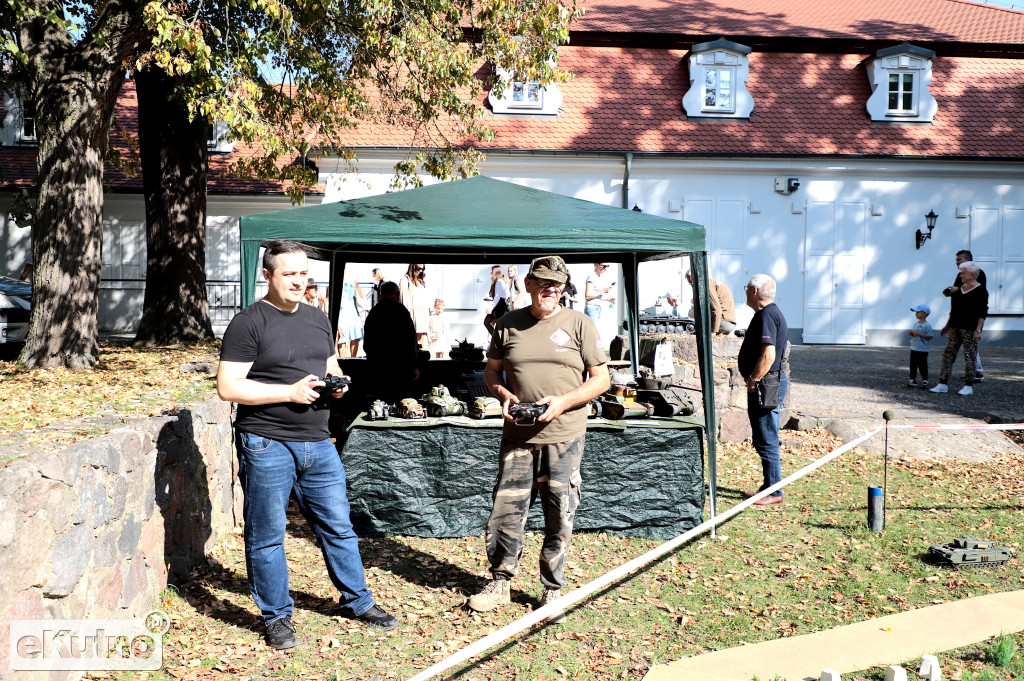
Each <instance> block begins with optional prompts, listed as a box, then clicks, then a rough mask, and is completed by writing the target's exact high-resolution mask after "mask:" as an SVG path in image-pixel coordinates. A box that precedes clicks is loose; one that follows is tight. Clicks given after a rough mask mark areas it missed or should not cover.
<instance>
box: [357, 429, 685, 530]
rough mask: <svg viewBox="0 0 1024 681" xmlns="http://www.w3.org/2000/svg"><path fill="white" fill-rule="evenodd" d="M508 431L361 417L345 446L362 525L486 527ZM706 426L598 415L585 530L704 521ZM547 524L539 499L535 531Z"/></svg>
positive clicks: (588, 466) (586, 478)
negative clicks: (500, 452)
mask: <svg viewBox="0 0 1024 681" xmlns="http://www.w3.org/2000/svg"><path fill="white" fill-rule="evenodd" d="M595 421H596V422H595ZM500 428H501V422H500V420H498V419H487V420H483V421H474V420H472V419H469V418H466V417H461V416H451V417H444V418H440V419H416V420H403V419H388V420H385V421H368V420H366V419H365V418H364V415H362V414H361V415H360V416H358V417H357V418H356V419H355V420H354V421H353V423H352V424H351V425H350V427H349V431H348V437H347V439H346V441H345V443H344V445H343V446H342V447H341V458H342V461H343V462H344V464H345V469H346V472H347V477H348V493H349V500H350V502H351V504H352V522H353V524H354V525H355V527H356V531H357V532H358V533H359V535H360V536H379V535H384V534H392V535H413V536H420V537H466V536H475V535H480V534H482V533H483V531H484V524H485V523H486V522H487V516H488V514H489V513H490V510H491V494H492V490H493V487H494V480H495V477H496V476H497V472H498V463H497V453H498V443H499V440H500V437H501V430H500ZM703 433H704V431H703V425H702V424H701V423H699V422H698V421H696V420H694V419H692V418H688V417H675V418H663V417H659V418H652V419H637V420H635V421H634V420H629V421H618V422H601V421H600V420H595V419H591V420H590V421H589V422H588V427H587V442H586V450H585V453H584V455H583V465H582V469H581V473H582V476H583V493H582V500H581V502H580V507H579V509H578V510H577V512H576V525H575V529H576V531H583V532H608V533H613V534H623V535H627V536H633V537H650V538H656V539H667V538H671V537H674V536H676V535H677V534H680V533H682V532H685V531H686V530H688V529H690V528H691V527H693V526H694V525H697V524H699V523H700V522H702V520H703V517H702V516H703V512H704V496H705V492H704V457H703V451H704V448H703ZM542 528H543V516H542V514H541V509H540V504H539V503H536V504H534V506H533V508H532V509H531V511H530V519H529V523H528V525H527V529H532V530H540V529H542Z"/></svg>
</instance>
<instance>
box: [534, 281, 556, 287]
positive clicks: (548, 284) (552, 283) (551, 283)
mask: <svg viewBox="0 0 1024 681" xmlns="http://www.w3.org/2000/svg"><path fill="white" fill-rule="evenodd" d="M534 281H535V282H537V286H539V287H540V288H559V287H561V286H562V282H560V281H555V280H554V279H534Z"/></svg>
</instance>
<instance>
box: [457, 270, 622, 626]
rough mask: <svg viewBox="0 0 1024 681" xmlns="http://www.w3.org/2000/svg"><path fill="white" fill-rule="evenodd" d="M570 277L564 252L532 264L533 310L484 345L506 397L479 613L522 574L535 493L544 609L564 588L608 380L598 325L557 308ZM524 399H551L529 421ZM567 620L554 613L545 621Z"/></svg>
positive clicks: (472, 603)
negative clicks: (539, 508)
mask: <svg viewBox="0 0 1024 681" xmlns="http://www.w3.org/2000/svg"><path fill="white" fill-rule="evenodd" d="M567 278H568V271H567V269H566V267H565V261H564V260H562V259H561V258H560V257H558V256H546V257H543V258H537V259H536V260H534V261H533V263H532V264H531V265H530V272H529V274H527V275H526V291H527V293H529V294H530V298H531V301H532V302H531V305H530V307H528V308H521V309H517V310H513V311H512V312H509V313H508V314H506V315H505V316H504V317H502V318H501V319H500V320H499V321H498V322H497V324H496V325H495V328H494V334H493V336H492V337H491V346H490V348H489V349H488V350H487V367H486V369H485V371H484V379H485V380H486V382H487V387H488V388H489V389H490V391H491V393H492V394H493V395H494V396H495V397H497V398H498V399H499V400H501V402H502V413H503V414H504V416H505V424H504V430H503V432H502V439H501V448H500V450H499V453H498V457H499V458H498V480H497V482H496V483H495V486H494V506H493V508H492V509H491V516H490V518H489V519H488V520H487V530H486V542H487V559H488V561H489V562H490V564H491V575H492V581H491V582H489V583H488V584H487V586H485V587H484V589H483V590H482V591H481V592H480V593H478V594H476V595H475V596H473V597H472V598H470V599H469V607H470V608H472V609H473V610H478V611H486V610H493V609H494V608H497V607H498V606H500V605H503V604H505V603H508V602H510V600H511V597H510V585H509V581H510V580H511V579H512V577H514V576H515V575H516V573H517V572H518V571H519V556H520V554H521V553H522V551H523V525H524V522H525V520H526V515H527V514H528V513H529V511H530V505H531V503H532V502H533V500H534V498H536V496H538V495H539V496H540V498H541V503H542V505H543V509H544V545H543V548H542V549H541V554H540V580H541V583H542V584H543V585H544V594H543V597H542V598H541V601H540V605H541V606H544V605H546V604H548V603H550V602H551V601H554V600H556V599H557V598H558V596H559V593H560V590H561V588H562V587H563V586H564V585H565V561H566V558H567V557H568V555H569V542H570V540H571V538H572V525H573V520H574V519H575V515H576V507H577V506H578V505H579V502H580V484H581V482H582V480H581V478H580V462H581V460H582V458H583V440H584V435H585V433H586V429H587V409H586V405H587V404H588V403H589V402H590V400H592V399H593V398H595V397H597V396H598V395H600V394H601V393H603V392H604V391H605V390H607V389H608V384H609V377H608V367H607V362H608V358H607V356H606V355H605V352H604V349H603V348H602V347H601V340H600V336H599V335H598V332H597V327H595V326H594V322H593V321H591V319H590V318H589V317H587V316H586V315H584V314H581V313H579V312H576V311H575V310H570V309H568V308H565V307H562V306H561V305H559V300H560V298H561V295H562V289H563V287H564V286H565V282H566V280H567ZM527 402H534V403H536V404H543V405H547V410H546V411H545V412H544V413H543V414H541V415H540V416H539V417H537V419H536V421H535V422H533V423H530V424H518V423H516V422H515V421H514V420H513V419H512V417H511V416H510V415H509V408H510V407H511V406H513V405H516V404H520V403H527ZM564 618H565V615H564V613H562V612H558V613H556V614H553V615H551V616H550V617H549V618H548V621H551V622H560V621H562V620H563V619H564Z"/></svg>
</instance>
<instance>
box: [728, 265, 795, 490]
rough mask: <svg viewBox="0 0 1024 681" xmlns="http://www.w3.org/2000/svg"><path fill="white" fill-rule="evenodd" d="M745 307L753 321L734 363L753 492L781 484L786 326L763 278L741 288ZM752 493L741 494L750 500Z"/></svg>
mask: <svg viewBox="0 0 1024 681" xmlns="http://www.w3.org/2000/svg"><path fill="white" fill-rule="evenodd" d="M744 291H746V294H747V305H748V306H749V307H750V308H751V309H753V310H754V318H753V319H751V320H750V325H749V326H747V332H746V334H745V335H744V336H743V345H741V346H740V354H739V357H738V360H737V362H738V364H739V371H740V375H741V376H743V378H744V379H745V380H746V382H747V418H748V419H749V420H750V430H751V440H752V442H753V444H754V449H756V450H757V453H758V456H760V457H761V470H762V473H763V474H764V482H763V483H762V484H761V487H760V488H758V490H757V491H758V492H760V491H761V490H764V489H767V488H769V487H771V486H772V485H774V484H775V483H777V482H779V481H780V480H782V460H781V456H780V453H779V409H780V408H781V405H782V401H783V400H785V399H786V390H787V388H788V387H789V378H788V377H787V376H786V373H785V371H784V368H785V367H784V365H783V364H784V363H783V356H784V355H785V353H786V343H787V342H788V339H789V325H788V324H787V323H786V318H785V316H783V314H782V310H780V309H779V306H778V305H776V304H775V280H774V279H772V278H771V277H769V276H768V275H767V274H755V275H754V276H753V277H751V278H750V283H748V284H747V285H746V286H745V287H744ZM776 385H777V386H778V391H779V396H778V400H777V403H776V404H774V405H768V406H765V405H763V404H762V395H764V394H771V393H772V392H773V390H774V388H775V386H776ZM754 494H756V492H755V493H745V496H747V497H752V496H754ZM754 503H755V504H757V505H758V506H768V505H771V504H781V503H782V491H781V490H776V491H775V492H772V493H771V494H770V495H769V496H766V497H762V498H761V499H758V500H757V501H755V502H754Z"/></svg>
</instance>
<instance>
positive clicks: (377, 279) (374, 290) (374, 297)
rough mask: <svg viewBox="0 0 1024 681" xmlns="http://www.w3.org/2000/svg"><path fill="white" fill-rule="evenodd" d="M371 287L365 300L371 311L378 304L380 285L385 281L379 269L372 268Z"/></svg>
mask: <svg viewBox="0 0 1024 681" xmlns="http://www.w3.org/2000/svg"><path fill="white" fill-rule="evenodd" d="M372 274H373V286H372V287H370V291H369V292H368V293H367V298H369V301H370V309H371V310H372V309H373V307H374V305H376V304H377V303H378V302H380V285H381V284H383V283H384V282H385V281H387V280H386V279H385V278H384V273H383V272H381V269H380V268H379V267H374V268H373V272H372Z"/></svg>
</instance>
